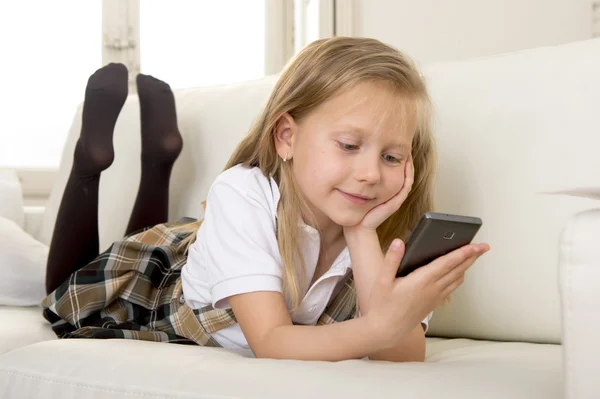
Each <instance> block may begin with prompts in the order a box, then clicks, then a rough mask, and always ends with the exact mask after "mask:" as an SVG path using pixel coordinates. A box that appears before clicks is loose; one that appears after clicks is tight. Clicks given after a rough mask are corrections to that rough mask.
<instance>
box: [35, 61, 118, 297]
mask: <svg viewBox="0 0 600 399" xmlns="http://www.w3.org/2000/svg"><path fill="white" fill-rule="evenodd" d="M126 98H127V68H126V67H125V66H124V65H123V64H109V65H107V66H105V67H103V68H101V69H99V70H98V71H96V72H95V73H94V74H93V75H92V76H90V78H89V80H88V83H87V87H86V89H85V101H84V103H83V116H82V127H81V133H80V137H79V140H78V141H77V144H76V146H75V154H74V157H73V167H72V169H71V174H70V175H69V179H68V181H67V185H66V187H65V191H64V193H63V198H62V201H61V203H60V207H59V209H58V215H57V218H56V224H55V226H54V233H53V235H52V241H51V243H50V251H49V254H48V263H47V266H46V292H47V293H50V292H52V291H54V290H55V289H56V287H58V286H59V285H60V284H61V283H62V282H63V281H65V280H66V279H67V278H68V277H69V276H70V275H71V274H72V273H73V272H75V271H77V270H79V269H80V268H81V267H83V266H85V265H86V264H88V263H89V262H90V261H92V260H93V259H94V258H95V257H96V256H97V255H98V185H99V182H100V173H101V172H102V171H103V170H105V169H107V168H108V167H109V166H110V165H111V164H112V162H113V159H114V150H113V144H112V136H113V130H114V127H115V123H116V121H117V117H118V116H119V113H120V112H121V108H122V107H123V104H124V103H125V100H126Z"/></svg>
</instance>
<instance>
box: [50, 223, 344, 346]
mask: <svg viewBox="0 0 600 399" xmlns="http://www.w3.org/2000/svg"><path fill="white" fill-rule="evenodd" d="M193 221H194V220H193V219H190V218H184V219H181V220H179V221H178V222H174V223H163V224H159V225H156V226H154V227H151V228H147V229H145V230H143V231H141V232H138V233H134V234H132V235H129V236H127V237H125V238H124V239H123V240H122V241H117V242H115V243H114V244H113V245H111V246H110V247H109V248H108V250H106V251H105V252H103V253H101V254H100V255H98V256H97V257H96V258H95V259H94V260H93V261H92V262H90V263H89V264H88V265H86V266H84V267H83V268H81V269H79V270H78V271H76V272H74V273H73V274H72V275H71V276H70V277H69V278H68V279H67V280H65V281H64V282H63V283H62V284H61V285H60V286H59V287H58V288H56V290H54V291H53V292H52V293H50V294H49V295H48V296H47V297H46V298H44V300H43V301H42V307H43V315H44V318H45V319H46V320H48V321H49V322H50V323H52V329H53V331H54V332H55V333H56V335H57V336H58V337H60V338H124V339H138V340H145V341H159V342H170V343H178V344H196V345H202V346H220V345H219V344H218V342H217V341H216V340H215V339H214V338H212V336H211V333H213V332H215V331H218V330H220V329H222V328H225V327H229V326H231V325H233V324H235V323H237V321H236V319H235V315H234V314H233V312H232V311H231V309H215V308H213V307H212V306H210V305H209V306H205V307H203V308H201V309H192V308H190V307H189V306H188V305H187V304H186V303H185V301H184V299H183V289H182V286H181V268H182V267H183V265H184V264H185V263H186V258H187V254H186V252H185V248H183V247H182V246H181V245H179V244H180V243H181V242H182V240H184V239H185V238H186V237H188V236H189V235H190V234H192V233H193V230H191V229H188V228H186V225H187V224H189V223H190V222H193ZM355 311H356V293H355V290H354V282H353V280H352V279H350V280H348V281H347V282H346V284H345V285H344V287H343V288H342V289H341V290H340V291H339V293H338V294H337V295H336V297H335V298H334V299H333V301H332V302H331V303H330V304H329V306H328V307H327V308H326V309H325V311H324V313H323V314H322V315H321V317H320V319H319V321H318V323H317V324H329V323H334V322H339V321H343V320H347V319H351V318H352V317H354V314H355Z"/></svg>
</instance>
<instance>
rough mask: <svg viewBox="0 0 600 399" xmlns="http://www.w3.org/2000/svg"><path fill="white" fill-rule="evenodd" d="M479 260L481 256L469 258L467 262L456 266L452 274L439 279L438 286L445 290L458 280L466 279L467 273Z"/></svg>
mask: <svg viewBox="0 0 600 399" xmlns="http://www.w3.org/2000/svg"><path fill="white" fill-rule="evenodd" d="M477 258H479V255H476V256H471V257H470V258H467V260H465V261H464V262H462V263H461V264H459V265H458V266H456V267H455V268H454V269H453V270H452V271H451V272H450V273H448V274H446V275H445V276H444V277H442V278H441V279H439V280H438V282H437V284H438V286H439V287H441V289H442V290H444V289H445V288H446V287H448V286H449V285H452V284H453V283H454V282H455V281H456V280H458V279H460V278H462V277H464V275H465V273H466V271H467V270H468V269H469V268H470V267H471V266H473V264H474V263H475V261H476V260H477Z"/></svg>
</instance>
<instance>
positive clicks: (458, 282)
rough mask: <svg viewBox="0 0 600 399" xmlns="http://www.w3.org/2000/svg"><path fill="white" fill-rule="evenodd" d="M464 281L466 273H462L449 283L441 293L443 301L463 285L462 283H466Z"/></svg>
mask: <svg viewBox="0 0 600 399" xmlns="http://www.w3.org/2000/svg"><path fill="white" fill-rule="evenodd" d="M464 281H465V275H464V274H462V275H461V276H460V277H459V278H457V279H456V280H454V281H453V282H452V283H451V284H450V285H448V286H447V287H446V288H444V289H443V290H442V291H441V293H440V301H443V300H445V299H446V298H448V296H449V295H450V294H452V293H453V292H454V291H455V290H456V289H457V288H458V287H460V286H461V285H462V283H464Z"/></svg>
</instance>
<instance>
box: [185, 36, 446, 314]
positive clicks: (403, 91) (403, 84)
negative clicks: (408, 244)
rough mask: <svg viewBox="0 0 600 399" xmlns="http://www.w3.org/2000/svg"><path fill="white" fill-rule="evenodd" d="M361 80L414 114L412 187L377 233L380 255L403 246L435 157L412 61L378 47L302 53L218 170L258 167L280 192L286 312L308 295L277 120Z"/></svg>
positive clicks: (298, 199)
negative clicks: (384, 89)
mask: <svg viewBox="0 0 600 399" xmlns="http://www.w3.org/2000/svg"><path fill="white" fill-rule="evenodd" d="M364 81H376V82H383V83H386V84H389V85H390V86H391V87H392V88H393V89H394V90H395V91H396V92H397V93H399V95H401V96H403V97H405V98H406V99H409V100H410V101H411V102H412V103H413V104H414V105H415V109H416V110H417V113H416V115H417V125H416V126H417V128H416V132H415V135H414V138H413V142H412V157H413V162H414V167H415V180H414V183H413V188H412V190H411V192H410V194H409V195H408V198H407V199H406V201H405V202H404V204H403V205H402V206H401V208H400V209H399V210H398V211H397V212H396V213H394V214H393V215H392V216H390V217H389V218H388V219H387V220H386V221H385V222H384V223H382V224H381V226H379V228H378V229H377V233H378V235H379V242H380V244H381V247H382V249H383V250H386V249H387V248H388V247H389V245H390V244H391V242H392V240H393V239H394V238H397V237H400V238H402V239H406V236H407V235H408V233H409V232H410V230H411V229H412V228H413V227H414V226H415V225H416V223H417V222H418V220H419V218H420V217H421V215H422V214H423V213H424V212H427V211H430V210H432V209H433V193H432V191H433V188H432V186H433V172H434V169H435V151H434V142H433V137H432V133H431V101H430V99H429V95H428V93H427V89H426V86H425V83H424V81H423V79H422V77H421V76H420V74H419V72H418V70H417V68H416V67H415V66H414V64H413V63H412V61H411V60H409V59H408V58H407V57H405V56H404V55H403V54H402V53H401V52H399V51H398V50H396V49H394V48H392V47H390V46H388V45H386V44H384V43H382V42H380V41H378V40H375V39H368V38H353V37H334V38H331V39H322V40H317V41H315V42H312V43H311V44H309V45H308V46H306V47H305V48H304V49H303V50H302V51H301V52H300V53H298V55H297V56H296V57H295V58H294V59H292V60H291V61H290V63H289V64H288V65H287V66H286V67H285V69H284V70H283V72H282V74H281V76H280V78H279V80H278V81H277V83H276V84H275V87H274V88H273V91H272V93H271V96H270V98H269V99H268V101H267V103H266V105H265V107H264V109H263V110H262V113H261V114H260V115H259V117H258V119H257V120H256V121H255V123H254V125H253V126H252V128H251V130H250V132H249V133H248V135H247V136H246V137H245V138H244V139H243V140H242V141H241V143H240V144H239V145H238V146H237V148H236V149H235V151H234V153H233V155H232V156H231V158H230V159H229V161H228V162H227V165H226V166H225V170H227V169H229V168H231V167H233V166H235V165H238V164H243V165H244V166H246V167H249V168H250V167H258V168H260V169H261V171H262V172H263V174H264V175H265V176H267V177H273V178H274V180H275V181H276V182H277V184H278V187H279V191H280V193H281V197H280V200H279V204H278V207H277V220H278V224H277V237H278V246H279V251H280V255H281V260H282V262H283V266H284V270H285V272H284V291H285V292H286V293H287V295H288V297H289V299H290V302H291V305H292V307H293V308H296V307H297V306H298V305H299V304H300V302H301V300H302V297H303V294H302V293H303V292H304V290H305V289H307V288H308V287H306V284H305V282H304V281H303V280H304V278H303V276H304V270H303V268H304V261H303V256H302V253H301V251H300V248H299V246H298V221H299V220H300V217H301V215H302V210H306V209H307V206H306V201H305V199H304V196H303V195H302V193H301V192H300V190H299V189H298V186H297V184H296V182H295V180H294V176H293V174H292V167H291V163H292V162H293V160H290V161H288V162H285V163H284V162H283V161H282V159H281V158H280V157H279V156H278V154H277V152H276V149H275V140H274V130H275V128H276V126H277V124H278V122H279V121H280V119H281V117H282V116H283V115H284V114H286V113H288V114H289V115H290V116H292V118H294V120H300V119H301V118H303V117H305V116H306V115H308V114H309V113H310V112H311V111H312V110H314V109H315V108H316V107H318V106H319V105H320V104H322V103H323V102H325V101H326V100H328V99H330V98H331V97H333V96H334V95H336V94H338V93H339V92H340V91H341V90H343V89H347V88H349V87H351V86H353V85H355V84H357V83H360V82H364ZM200 223H201V221H198V222H195V223H194V224H193V226H191V227H194V228H196V230H197V228H198V227H199V226H200ZM194 240H195V234H192V235H191V236H190V237H188V239H186V240H185V242H184V243H182V244H184V245H189V244H191V243H192V242H193V241H194ZM295 259H298V260H299V261H300V263H301V266H302V268H299V267H298V266H297V262H296V261H295Z"/></svg>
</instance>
